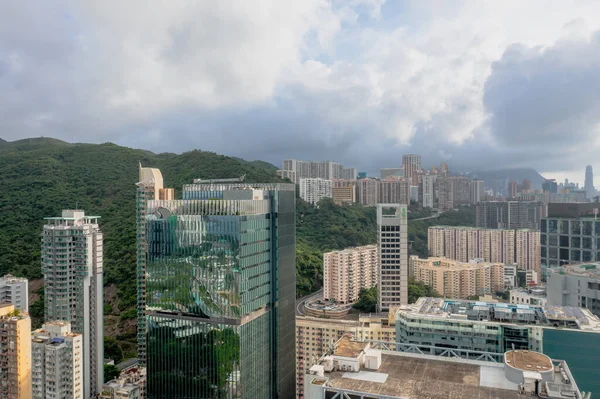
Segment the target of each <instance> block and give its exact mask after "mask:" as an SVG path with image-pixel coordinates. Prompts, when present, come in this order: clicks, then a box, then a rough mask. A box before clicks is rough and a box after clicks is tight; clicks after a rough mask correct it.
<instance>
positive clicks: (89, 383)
mask: <svg viewBox="0 0 600 399" xmlns="http://www.w3.org/2000/svg"><path fill="white" fill-rule="evenodd" d="M98 219H99V216H86V215H85V213H84V212H83V211H81V210H65V211H63V212H62V216H60V217H49V218H46V221H47V224H46V225H44V230H43V232H42V273H43V274H44V284H45V288H44V290H45V292H44V294H45V295H44V319H45V320H48V321H53V320H62V321H68V322H70V323H71V326H72V328H73V332H75V333H78V334H81V335H82V336H83V391H84V397H85V398H89V397H92V396H94V395H96V394H97V393H98V392H99V390H100V389H101V388H102V384H103V383H104V321H103V314H104V312H103V302H104V294H103V288H104V287H103V279H102V274H103V257H102V238H103V236H102V232H101V231H100V228H99V226H98Z"/></svg>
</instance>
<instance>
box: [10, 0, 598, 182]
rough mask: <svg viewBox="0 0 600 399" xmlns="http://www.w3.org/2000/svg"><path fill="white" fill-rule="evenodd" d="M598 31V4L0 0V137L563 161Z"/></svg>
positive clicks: (567, 162) (592, 105)
mask: <svg viewBox="0 0 600 399" xmlns="http://www.w3.org/2000/svg"><path fill="white" fill-rule="evenodd" d="M517 11H518V12H517ZM599 29H600V3H598V2H597V1H593V0H580V1H577V2H569V3H568V4H567V3H565V2H563V1H561V0H531V1H528V2H521V1H503V2H498V1H480V2H472V1H457V2H452V4H444V3H440V2H438V1H432V0H406V1H402V2H398V1H387V2H386V1H384V0H348V1H342V0H303V1H294V0H289V1H284V0H261V1H252V2H248V1H243V0H223V1H218V2H205V1H200V2H199V1H193V0H172V1H169V2H156V3H153V4H152V7H149V6H148V4H147V2H145V1H141V0H131V1H127V2H117V1H116V0H107V1H103V2H97V1H91V0H78V1H75V0H57V1H56V2H54V3H53V4H52V6H49V5H47V4H46V3H45V2H42V1H40V0H32V1H30V2H28V3H27V5H26V6H24V5H22V4H21V3H18V2H1V3H0V92H1V93H2V96H0V137H3V138H5V139H9V140H13V139H18V138H23V137H31V136H39V135H44V136H54V137H57V138H62V139H66V140H72V141H91V142H104V141H108V140H110V141H115V142H117V143H120V144H126V145H131V146H135V147H139V146H142V147H144V148H147V149H150V150H154V151H176V152H180V151H186V150H190V149H192V148H202V149H205V150H213V151H217V152H221V153H225V154H231V155H235V156H241V157H244V158H247V159H265V160H268V161H271V162H274V163H279V161H280V160H281V159H283V158H288V157H297V158H310V159H335V160H339V161H341V162H344V163H346V164H348V165H354V166H357V167H358V168H359V169H362V170H367V171H369V172H375V171H377V170H378V169H379V168H380V167H385V166H395V165H397V164H399V162H400V159H401V154H402V153H403V152H407V151H410V152H419V153H422V154H423V157H424V161H425V162H426V163H428V164H430V163H434V162H435V163H437V162H439V161H440V160H442V159H446V160H447V159H451V162H450V163H451V166H452V167H454V168H455V169H462V170H473V169H478V168H492V167H506V166H510V165H512V166H534V167H539V168H541V169H544V168H547V169H546V170H555V169H550V167H554V168H555V161H554V160H555V159H556V158H557V157H561V158H560V159H561V162H562V165H563V166H562V167H563V168H564V169H565V171H566V170H572V169H577V168H583V167H584V165H583V163H592V162H593V160H595V157H594V154H595V153H596V152H597V150H598V149H599V148H598V147H599V146H600V142H599V140H600V139H597V138H596V137H600V135H598V134H597V133H599V130H598V129H599V127H598V120H597V117H596V115H599V113H598V108H597V107H598V106H597V105H596V104H600V102H598V101H597V96H598V93H600V91H599V90H598V82H600V80H599V79H598V72H597V71H598V70H600V69H599V68H598V66H599V65H598V63H599V61H598V57H600V52H599V51H598V47H599V44H598V41H599V40H598V36H599V34H598V33H593V32H595V31H598V30H599ZM580 162H581V163H582V165H579V163H580Z"/></svg>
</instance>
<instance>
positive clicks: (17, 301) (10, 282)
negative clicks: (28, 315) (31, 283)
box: [0, 274, 29, 312]
mask: <svg viewBox="0 0 600 399" xmlns="http://www.w3.org/2000/svg"><path fill="white" fill-rule="evenodd" d="M0 303H11V304H13V305H14V306H15V309H18V310H20V311H22V312H29V291H28V283H27V279H26V278H21V277H13V276H11V275H10V274H7V275H6V276H4V277H0Z"/></svg>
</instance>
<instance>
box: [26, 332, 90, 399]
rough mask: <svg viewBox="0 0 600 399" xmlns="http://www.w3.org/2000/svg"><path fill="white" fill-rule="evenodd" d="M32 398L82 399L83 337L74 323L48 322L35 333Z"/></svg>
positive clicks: (33, 334) (32, 352)
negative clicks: (73, 330)
mask: <svg viewBox="0 0 600 399" xmlns="http://www.w3.org/2000/svg"><path fill="white" fill-rule="evenodd" d="M31 338H32V343H31V355H32V358H31V361H32V370H31V371H32V380H33V384H32V388H33V399H81V398H83V397H84V396H83V337H82V335H81V334H76V333H73V332H71V323H69V322H65V321H53V322H47V323H45V324H44V325H43V326H42V328H41V329H39V330H35V331H33V333H32V337H31Z"/></svg>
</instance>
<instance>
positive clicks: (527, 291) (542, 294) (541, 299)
mask: <svg viewBox="0 0 600 399" xmlns="http://www.w3.org/2000/svg"><path fill="white" fill-rule="evenodd" d="M509 301H510V303H512V304H513V305H523V304H524V305H531V306H546V305H547V304H548V299H547V298H546V288H545V287H543V286H539V287H530V288H517V289H514V290H510V291H509Z"/></svg>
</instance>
